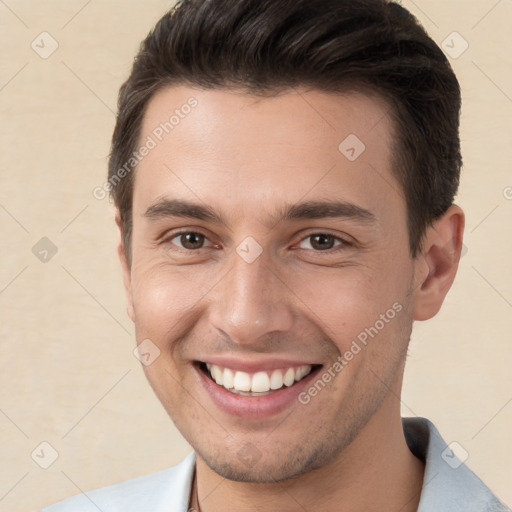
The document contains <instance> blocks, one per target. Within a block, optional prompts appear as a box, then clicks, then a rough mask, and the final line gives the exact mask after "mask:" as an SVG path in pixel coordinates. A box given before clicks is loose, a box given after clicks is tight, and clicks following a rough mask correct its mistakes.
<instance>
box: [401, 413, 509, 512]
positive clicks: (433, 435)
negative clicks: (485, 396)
mask: <svg viewBox="0 0 512 512" xmlns="http://www.w3.org/2000/svg"><path fill="white" fill-rule="evenodd" d="M402 422H403V426H404V434H405V437H406V440H407V444H408V446H409V449H410V450H411V452H412V453H414V455H416V457H418V458H419V459H421V460H423V462H425V476H424V482H423V489H422V493H421V499H420V504H419V508H418V512H431V511H435V512H511V511H510V509H508V508H507V507H506V506H505V505H504V504H503V503H501V502H500V501H499V500H498V498H497V497H496V496H495V495H494V494H493V492H492V491H491V490H490V489H489V488H488V487H487V486H486V485H485V484H484V483H483V482H482V480H480V479H479V478H478V477H477V476H476V475H475V474H474V473H473V471H471V469H469V467H468V466H466V465H465V464H464V461H465V459H466V458H467V452H465V451H464V449H463V447H462V446H461V445H459V443H451V444H449V445H448V444H447V443H446V442H445V441H444V439H443V438H442V437H441V434H440V433H439V431H438V430H437V428H436V427H435V426H434V424H433V423H432V422H430V421H429V420H427V419H426V418H403V419H402ZM456 448H459V455H461V458H459V457H458V456H457V454H456V453H454V449H456ZM464 455H465V456H464Z"/></svg>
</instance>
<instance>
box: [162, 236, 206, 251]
mask: <svg viewBox="0 0 512 512" xmlns="http://www.w3.org/2000/svg"><path fill="white" fill-rule="evenodd" d="M170 240H171V241H173V240H175V242H173V243H175V244H176V245H178V247H182V248H183V249H187V250H194V249H202V248H203V246H204V243H205V240H206V237H205V236H204V235H202V234H201V233H196V232H194V231H187V232H184V233H178V234H177V235H175V236H174V237H172V238H171V239H170Z"/></svg>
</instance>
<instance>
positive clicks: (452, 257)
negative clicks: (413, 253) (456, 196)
mask: <svg viewBox="0 0 512 512" xmlns="http://www.w3.org/2000/svg"><path fill="white" fill-rule="evenodd" d="M463 232H464V212H463V211H462V209H461V208H460V207H458V206H457V205H452V206H450V208H448V210H447V211H446V212H445V213H444V214H443V216H442V217H440V218H439V219H438V220H437V221H435V222H434V224H433V225H432V226H431V227H429V228H427V232H426V234H425V237H424V243H423V251H422V254H421V255H420V256H418V258H417V261H416V265H415V274H416V275H417V276H418V278H419V282H418V284H417V287H416V289H415V290H414V311H413V317H414V320H428V319H429V318H432V317H433V316H435V315H436V314H437V313H438V311H439V310H440V309H441V306H442V304H443V301H444V299H445V297H446V295H447V293H448V291H449V290H450V288H451V286H452V284H453V280H454V279H455V275H456V273H457V269H458V267H459V261H460V257H461V252H462V236H463Z"/></svg>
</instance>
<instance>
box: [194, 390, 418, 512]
mask: <svg viewBox="0 0 512 512" xmlns="http://www.w3.org/2000/svg"><path fill="white" fill-rule="evenodd" d="M387 400H388V399H386V400H385V401H384V402H383V404H382V406H381V407H380V409H379V411H377V413H376V414H375V415H374V416H373V417H372V419H371V420H370V421H369V422H368V424H367V425H366V426H365V427H364V428H363V429H362V430H361V432H360V433H359V435H358V436H357V437H356V439H354V441H353V442H352V443H351V444H350V445H349V446H348V447H347V448H346V449H345V450H344V451H343V453H341V454H338V456H337V457H336V458H335V459H334V460H333V461H331V462H330V463H329V464H326V465H324V466H322V467H321V468H319V469H316V470H314V471H310V472H309V473H307V474H303V475H300V476H298V477H296V478H293V479H290V480H286V481H283V482H277V483H271V484H254V483H246V482H234V481H231V480H226V479H224V478H222V477H221V476H219V475H218V474H216V473H215V472H214V471H212V470H211V469H210V468H209V467H208V466H207V465H206V464H205V462H204V461H203V460H202V459H201V458H200V457H197V462H196V474H195V478H194V486H193V490H192V501H191V505H192V507H193V509H195V510H197V511H200V512H220V511H223V512H224V511H225V510H226V503H229V504H230V509H232V510H238V511H240V512H245V511H253V510H259V511H262V512H266V511H269V512H270V511H274V510H280V511H282V512H297V511H302V510H314V509H316V510H319V509H320V510H322V511H325V512H331V511H332V512H334V511H336V512H340V511H342V512H343V511H347V512H363V511H364V512H373V511H375V512H377V511H379V512H381V511H382V510H400V511H401V512H415V511H416V510H417V508H418V503H419V499H420V494H421V488H422V484H423V473H424V464H423V463H422V462H421V461H420V460H419V459H417V458H416V457H415V456H414V455H413V454H412V453H411V451H410V450H409V448H408V447H407V444H406V441H405V437H404V433H403V428H402V421H401V418H400V413H399V409H398V406H396V407H392V408H390V407H386V401H387ZM393 401H397V400H396V397H393ZM387 405H389V404H387ZM393 405H394V404H393ZM396 409H398V410H396ZM389 411H391V412H389Z"/></svg>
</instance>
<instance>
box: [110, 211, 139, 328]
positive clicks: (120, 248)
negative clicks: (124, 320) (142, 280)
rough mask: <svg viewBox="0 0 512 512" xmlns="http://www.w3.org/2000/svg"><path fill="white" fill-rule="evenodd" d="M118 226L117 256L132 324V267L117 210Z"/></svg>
mask: <svg viewBox="0 0 512 512" xmlns="http://www.w3.org/2000/svg"><path fill="white" fill-rule="evenodd" d="M115 219H116V224H117V227H118V228H119V242H118V244H117V256H118V258H119V262H120V263H121V271H122V274H123V284H124V289H125V293H126V300H127V308H126V312H127V314H128V316H129V317H130V319H131V321H132V322H135V313H134V308H133V297H132V278H131V267H130V264H129V263H128V260H127V257H126V251H125V246H124V241H123V225H122V222H121V216H120V214H119V211H118V210H116V217H115Z"/></svg>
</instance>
